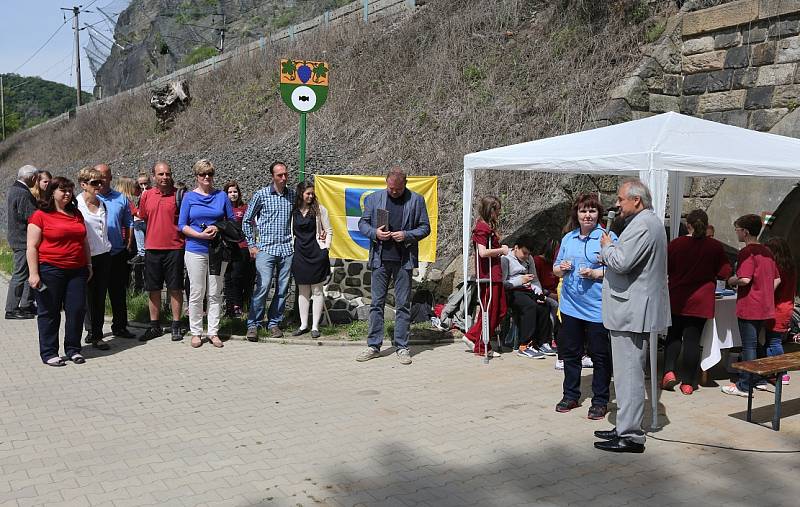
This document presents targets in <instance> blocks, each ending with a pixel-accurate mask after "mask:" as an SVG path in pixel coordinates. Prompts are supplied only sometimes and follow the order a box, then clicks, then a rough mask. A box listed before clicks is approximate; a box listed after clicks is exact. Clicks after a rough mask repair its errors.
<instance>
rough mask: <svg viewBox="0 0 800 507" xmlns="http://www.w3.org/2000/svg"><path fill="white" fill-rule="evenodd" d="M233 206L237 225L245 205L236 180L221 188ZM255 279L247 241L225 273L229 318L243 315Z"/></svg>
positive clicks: (245, 209) (240, 221)
mask: <svg viewBox="0 0 800 507" xmlns="http://www.w3.org/2000/svg"><path fill="white" fill-rule="evenodd" d="M222 190H223V191H224V192H225V194H226V195H227V196H228V199H229V200H230V201H231V206H233V218H234V220H236V222H237V223H239V225H241V223H242V218H243V217H244V214H245V212H246V211H247V203H245V202H244V199H243V198H242V189H241V188H239V184H238V183H237V182H236V180H231V181H229V182H228V183H226V184H225V186H224V187H222ZM254 277H255V260H253V259H252V258H251V257H250V251H249V250H248V249H247V240H244V241H242V242H240V243H239V256H238V257H235V258H234V259H233V260H231V262H230V265H229V266H228V269H227V271H225V306H226V313H227V315H228V316H229V317H232V318H235V319H239V318H241V317H242V315H243V311H244V310H243V309H244V302H245V301H248V300H249V299H250V296H251V295H252V292H253V282H254Z"/></svg>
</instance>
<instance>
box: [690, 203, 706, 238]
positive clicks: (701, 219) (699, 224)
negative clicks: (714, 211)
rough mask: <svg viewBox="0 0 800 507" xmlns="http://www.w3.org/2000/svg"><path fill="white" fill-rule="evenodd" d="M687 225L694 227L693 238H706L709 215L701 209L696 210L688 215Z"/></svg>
mask: <svg viewBox="0 0 800 507" xmlns="http://www.w3.org/2000/svg"><path fill="white" fill-rule="evenodd" d="M686 223H687V224H689V225H690V226H691V227H692V237H693V238H705V237H706V229H708V215H707V214H706V212H705V211H703V210H701V209H696V210H694V211H692V212H690V213H689V214H688V215H686Z"/></svg>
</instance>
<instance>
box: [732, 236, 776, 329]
mask: <svg viewBox="0 0 800 507" xmlns="http://www.w3.org/2000/svg"><path fill="white" fill-rule="evenodd" d="M738 264H739V267H738V269H737V270H736V276H738V277H739V278H750V283H749V284H747V285H745V286H742V287H739V289H738V290H737V295H736V316H737V317H739V318H740V319H748V320H769V319H772V318H774V317H775V279H776V278H780V274H779V273H778V266H776V265H775V261H774V260H773V258H772V252H771V251H770V250H769V248H767V247H765V246H764V245H760V244H758V243H754V244H752V245H747V246H745V247H744V248H742V249H741V250H739V256H738Z"/></svg>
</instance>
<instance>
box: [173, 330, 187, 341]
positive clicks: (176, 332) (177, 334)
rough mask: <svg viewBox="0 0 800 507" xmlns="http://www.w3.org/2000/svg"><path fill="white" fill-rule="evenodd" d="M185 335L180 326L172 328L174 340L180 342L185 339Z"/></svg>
mask: <svg viewBox="0 0 800 507" xmlns="http://www.w3.org/2000/svg"><path fill="white" fill-rule="evenodd" d="M183 335H184V332H183V330H182V329H180V328H178V329H173V330H172V341H174V342H179V341H181V340H183Z"/></svg>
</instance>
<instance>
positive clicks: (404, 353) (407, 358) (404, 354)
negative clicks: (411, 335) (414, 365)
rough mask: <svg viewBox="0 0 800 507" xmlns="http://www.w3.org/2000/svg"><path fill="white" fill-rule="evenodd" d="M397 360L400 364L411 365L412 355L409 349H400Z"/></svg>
mask: <svg viewBox="0 0 800 507" xmlns="http://www.w3.org/2000/svg"><path fill="white" fill-rule="evenodd" d="M397 360H398V361H400V364H411V353H410V352H409V351H408V349H399V350H398V351H397Z"/></svg>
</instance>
